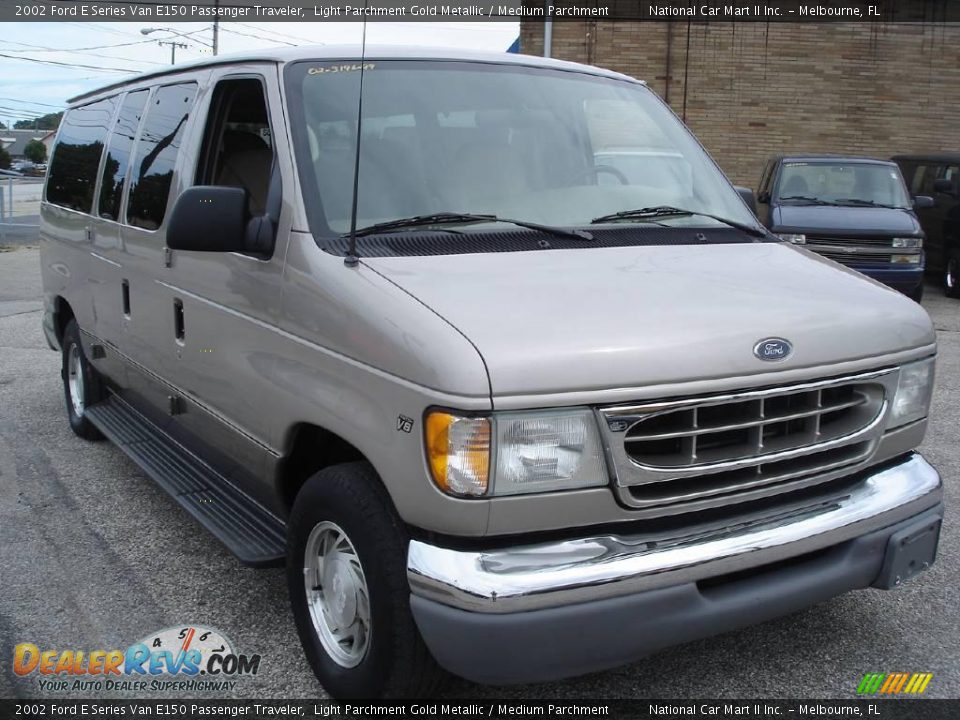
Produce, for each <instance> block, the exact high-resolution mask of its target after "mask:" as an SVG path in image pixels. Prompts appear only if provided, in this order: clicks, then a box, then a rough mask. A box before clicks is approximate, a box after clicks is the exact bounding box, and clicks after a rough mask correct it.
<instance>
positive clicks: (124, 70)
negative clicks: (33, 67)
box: [0, 53, 135, 75]
mask: <svg viewBox="0 0 960 720" xmlns="http://www.w3.org/2000/svg"><path fill="white" fill-rule="evenodd" d="M0 57H5V58H9V59H10V60H21V61H23V62H35V63H42V64H44V65H58V66H60V67H71V68H84V69H86V70H99V71H100V72H119V73H123V74H124V75H132V74H133V73H134V72H135V71H131V70H129V69H128V68H114V67H102V66H98V65H81V64H80V63H65V62H57V61H56V60H38V59H37V58H27V57H17V56H16V55H7V54H5V53H0Z"/></svg>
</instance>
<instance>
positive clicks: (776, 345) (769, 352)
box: [753, 338, 793, 362]
mask: <svg viewBox="0 0 960 720" xmlns="http://www.w3.org/2000/svg"><path fill="white" fill-rule="evenodd" d="M792 352H793V345H791V344H790V341H789V340H784V339H783V338H765V339H763V340H761V341H760V342H758V343H757V344H756V345H754V346H753V354H754V355H756V356H757V357H758V358H759V359H760V360H766V361H767V362H777V361H778V360H786V359H787V358H788V357H790V353H792Z"/></svg>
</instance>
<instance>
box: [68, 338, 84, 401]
mask: <svg viewBox="0 0 960 720" xmlns="http://www.w3.org/2000/svg"><path fill="white" fill-rule="evenodd" d="M67 387H68V388H69V389H70V404H71V405H72V406H73V414H74V415H76V416H77V417H83V398H84V395H83V360H82V358H81V356H80V346H79V345H77V344H76V343H74V344H73V345H71V346H70V349H69V350H68V351H67Z"/></svg>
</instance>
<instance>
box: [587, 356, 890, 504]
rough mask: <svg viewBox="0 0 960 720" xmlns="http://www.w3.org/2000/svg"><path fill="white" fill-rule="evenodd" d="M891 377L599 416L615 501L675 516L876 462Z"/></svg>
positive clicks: (699, 399)
mask: <svg viewBox="0 0 960 720" xmlns="http://www.w3.org/2000/svg"><path fill="white" fill-rule="evenodd" d="M894 380H895V373H893V372H891V371H880V372H877V373H868V374H866V375H858V376H855V377H848V378H840V379H834V380H827V381H821V382H815V383H806V384H803V385H795V386H788V387H780V388H773V389H766V390H755V391H746V392H742V393H737V394H735V395H723V396H703V397H695V398H684V399H680V400H672V401H664V402H657V403H649V404H645V405H634V406H618V407H613V408H603V409H601V410H600V414H601V416H602V417H604V418H605V420H606V426H607V427H606V429H607V431H608V433H609V435H610V436H611V437H610V439H609V447H610V448H611V454H612V456H613V460H614V464H615V466H616V471H617V477H618V484H619V486H620V490H621V498H622V500H623V501H624V502H626V503H627V504H629V505H632V506H634V507H638V508H656V509H661V510H662V509H666V508H669V509H671V512H685V511H687V510H694V509H700V508H702V507H713V506H716V505H721V504H727V503H731V502H741V501H743V499H744V498H745V497H747V496H749V497H755V496H759V495H770V494H774V493H777V492H784V491H786V490H787V489H791V488H793V487H796V486H797V484H798V481H802V484H812V482H815V481H816V478H817V477H823V479H827V477H826V475H825V473H827V472H828V471H832V470H836V469H838V468H848V467H853V466H855V465H856V464H858V463H863V462H865V461H866V460H867V459H868V458H869V456H870V455H871V454H872V452H873V450H874V448H875V445H876V440H877V439H878V438H879V436H880V433H881V430H882V428H881V421H882V418H883V414H884V411H885V408H886V401H885V398H887V397H888V396H890V395H891V394H892V391H893V389H894V388H893V386H892V385H890V383H891V382H893V381H894Z"/></svg>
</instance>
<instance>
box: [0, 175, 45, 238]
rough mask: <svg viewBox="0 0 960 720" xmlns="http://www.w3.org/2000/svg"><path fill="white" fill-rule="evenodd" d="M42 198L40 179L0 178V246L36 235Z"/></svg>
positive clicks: (41, 182)
mask: <svg viewBox="0 0 960 720" xmlns="http://www.w3.org/2000/svg"><path fill="white" fill-rule="evenodd" d="M42 196H43V178H42V177H38V178H35V177H0V244H2V243H3V242H4V241H5V240H7V239H10V238H12V237H13V236H16V237H18V238H21V239H22V238H23V237H28V238H29V237H31V236H32V235H35V234H36V229H37V228H39V227H40V224H39V220H40V198H41V197H42Z"/></svg>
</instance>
